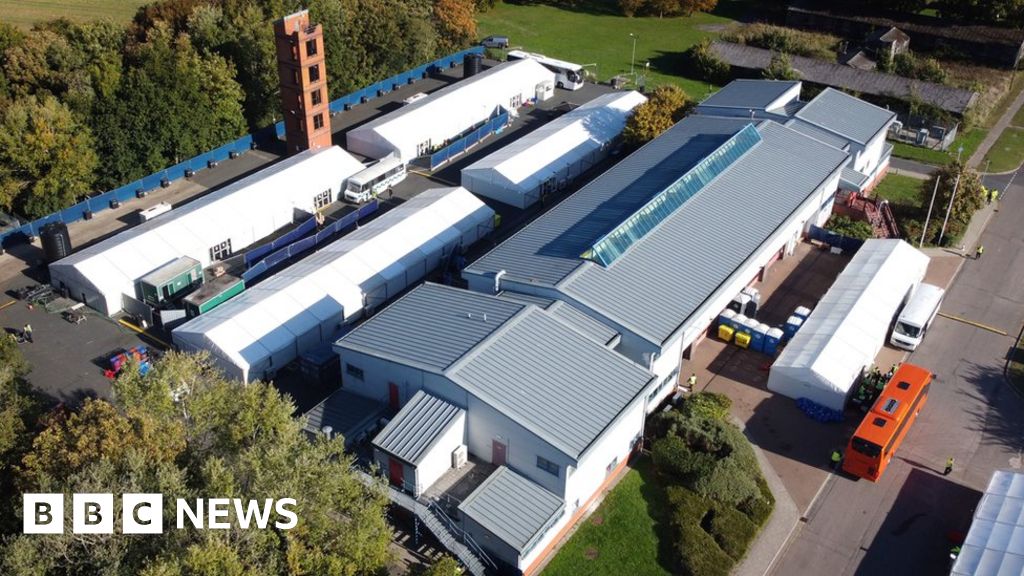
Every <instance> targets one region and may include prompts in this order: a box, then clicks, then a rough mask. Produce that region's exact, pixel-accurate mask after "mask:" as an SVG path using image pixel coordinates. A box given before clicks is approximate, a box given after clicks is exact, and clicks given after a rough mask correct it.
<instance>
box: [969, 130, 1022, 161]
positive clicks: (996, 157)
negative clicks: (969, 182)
mask: <svg viewBox="0 0 1024 576" xmlns="http://www.w3.org/2000/svg"><path fill="white" fill-rule="evenodd" d="M1021 162H1024V128H1014V127H1010V126H1007V127H1006V130H1004V131H1003V133H1002V135H1001V136H999V139H998V140H996V141H995V144H993V145H992V148H990V149H989V151H988V154H987V155H986V156H985V159H984V160H983V161H982V163H981V166H980V168H982V169H984V168H986V167H987V168H988V171H989V172H1007V171H1010V170H1014V169H1016V168H1017V167H1018V166H1020V164H1021Z"/></svg>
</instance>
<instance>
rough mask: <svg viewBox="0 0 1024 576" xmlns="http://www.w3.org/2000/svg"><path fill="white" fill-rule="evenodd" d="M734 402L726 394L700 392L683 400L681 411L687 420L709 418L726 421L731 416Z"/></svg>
mask: <svg viewBox="0 0 1024 576" xmlns="http://www.w3.org/2000/svg"><path fill="white" fill-rule="evenodd" d="M731 407H732V400H730V399H729V397H728V396H726V395H725V394H719V393H717V392H700V393H697V394H692V395H690V396H689V397H687V398H686V399H685V400H683V404H682V406H680V407H679V411H680V412H682V413H683V415H684V416H686V417H687V418H707V419H710V420H725V419H726V417H727V416H728V415H729V408H731Z"/></svg>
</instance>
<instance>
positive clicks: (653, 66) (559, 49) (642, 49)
mask: <svg viewBox="0 0 1024 576" xmlns="http://www.w3.org/2000/svg"><path fill="white" fill-rule="evenodd" d="M745 9H746V4H745V3H743V2H739V1H736V0H722V1H721V2H719V7H718V9H717V10H716V11H715V12H716V13H715V14H700V13H698V14H695V15H693V16H691V17H679V18H654V17H644V18H627V17H625V16H622V15H620V14H619V13H618V8H617V3H616V2H614V1H609V0H589V1H582V2H577V4H576V7H575V8H565V9H563V8H557V7H555V6H550V5H546V4H534V3H526V4H498V5H497V6H495V7H494V8H492V9H490V10H488V11H487V12H484V13H482V14H479V15H478V17H477V23H478V26H477V30H478V34H479V36H480V37H481V38H482V37H485V36H488V35H491V34H503V35H506V36H508V37H509V40H510V41H511V43H512V46H513V47H521V48H522V49H524V50H528V51H531V52H540V53H543V54H545V55H547V56H551V57H552V58H558V59H561V60H568V61H569V62H575V63H577V64H596V66H589V67H588V69H589V70H592V71H594V72H595V73H596V74H597V76H598V78H599V79H600V80H607V79H609V78H611V77H612V76H615V75H617V74H628V73H629V68H630V59H631V57H632V52H633V39H632V38H630V34H635V35H637V40H636V60H635V69H636V72H637V73H638V74H642V73H644V70H645V64H646V63H647V62H650V71H649V72H648V73H647V85H648V86H656V85H659V84H666V83H672V84H677V85H679V86H681V87H682V88H683V90H686V93H687V94H689V95H690V97H691V98H694V99H697V100H703V99H704V97H706V96H707V95H708V94H709V93H710V92H711V91H713V90H717V89H718V87H717V86H715V87H713V86H711V85H709V84H708V83H707V82H704V81H700V80H695V79H689V78H685V77H683V76H682V72H681V60H682V54H683V52H685V51H686V49H688V48H689V47H690V46H693V45H694V44H696V43H697V42H698V41H700V40H701V39H703V38H705V37H707V36H717V34H718V30H720V29H721V28H722V27H723V26H725V25H727V24H730V23H731V22H733V20H732V19H731V18H729V17H728V16H726V15H727V14H732V13H737V12H739V11H742V10H745Z"/></svg>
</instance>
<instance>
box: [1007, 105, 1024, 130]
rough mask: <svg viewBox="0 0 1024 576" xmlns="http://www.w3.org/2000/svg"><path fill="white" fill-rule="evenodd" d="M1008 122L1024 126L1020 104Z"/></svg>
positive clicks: (1023, 108)
mask: <svg viewBox="0 0 1024 576" xmlns="http://www.w3.org/2000/svg"><path fill="white" fill-rule="evenodd" d="M1010 124H1011V125H1012V126H1018V127H1021V128H1024V106H1021V107H1020V108H1019V109H1018V110H1017V113H1016V114H1014V115H1013V120H1010Z"/></svg>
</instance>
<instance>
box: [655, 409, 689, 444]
mask: <svg viewBox="0 0 1024 576" xmlns="http://www.w3.org/2000/svg"><path fill="white" fill-rule="evenodd" d="M684 420H685V417H684V416H683V413H682V412H680V411H679V410H669V411H668V412H655V413H654V414H652V415H651V417H650V419H648V421H647V430H646V432H647V435H648V436H650V437H652V438H664V437H665V436H668V435H675V433H676V430H678V429H679V427H680V426H682V424H683V421H684Z"/></svg>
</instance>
